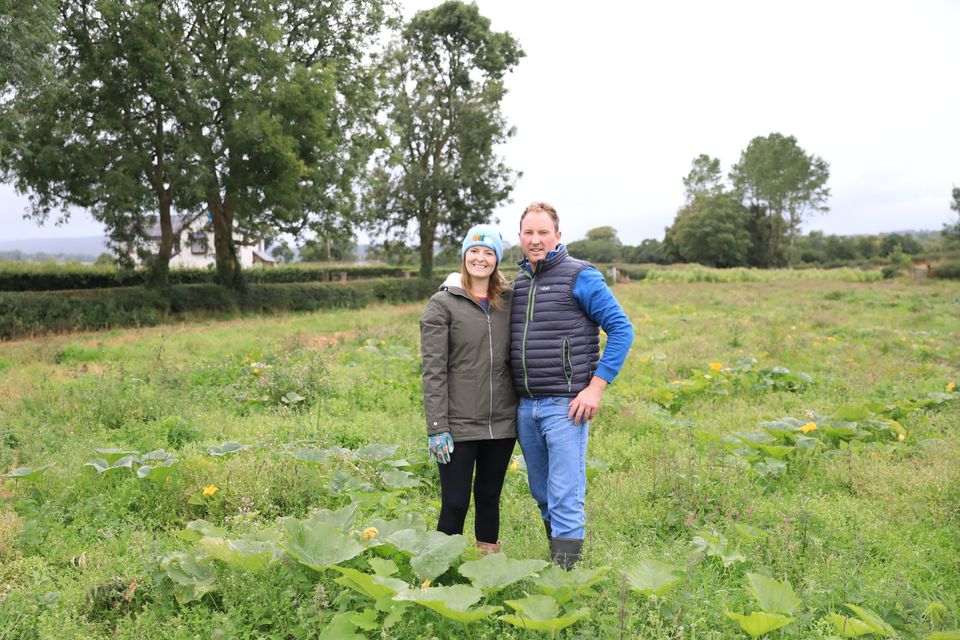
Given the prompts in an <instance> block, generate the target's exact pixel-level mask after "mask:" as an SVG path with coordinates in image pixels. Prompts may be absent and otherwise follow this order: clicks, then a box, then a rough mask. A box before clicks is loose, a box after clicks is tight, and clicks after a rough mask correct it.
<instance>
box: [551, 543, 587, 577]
mask: <svg viewBox="0 0 960 640" xmlns="http://www.w3.org/2000/svg"><path fill="white" fill-rule="evenodd" d="M582 558H583V540H581V539H578V538H552V539H551V540H550V560H551V561H552V562H553V563H554V564H555V565H557V566H559V567H562V568H564V569H566V570H567V571H569V570H570V569H573V567H574V566H575V565H576V564H577V563H578V562H580V560H581V559H582Z"/></svg>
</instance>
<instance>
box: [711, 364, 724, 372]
mask: <svg viewBox="0 0 960 640" xmlns="http://www.w3.org/2000/svg"><path fill="white" fill-rule="evenodd" d="M721 369H723V365H722V364H721V363H719V362H711V363H710V370H711V371H720V370H721Z"/></svg>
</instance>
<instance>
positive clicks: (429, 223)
mask: <svg viewBox="0 0 960 640" xmlns="http://www.w3.org/2000/svg"><path fill="white" fill-rule="evenodd" d="M431 218H432V216H430V215H429V214H428V213H426V212H423V213H421V215H420V277H421V278H432V277H433V243H434V240H436V238H437V223H436V222H434V221H433V220H432V219H431Z"/></svg>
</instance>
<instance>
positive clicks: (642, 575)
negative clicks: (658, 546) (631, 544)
mask: <svg viewBox="0 0 960 640" xmlns="http://www.w3.org/2000/svg"><path fill="white" fill-rule="evenodd" d="M625 574H626V576H627V583H628V584H629V585H630V588H631V589H633V590H634V591H637V592H639V593H642V594H643V595H645V596H662V595H664V594H665V593H667V592H668V591H670V589H672V588H673V587H675V586H677V585H678V584H680V582H682V581H683V579H684V577H685V574H684V572H683V571H682V570H681V569H680V568H678V567H675V566H673V565H669V564H667V563H665V562H660V561H659V560H641V561H640V562H639V563H638V564H636V565H634V566H632V567H630V568H628V569H627V570H626V572H625Z"/></svg>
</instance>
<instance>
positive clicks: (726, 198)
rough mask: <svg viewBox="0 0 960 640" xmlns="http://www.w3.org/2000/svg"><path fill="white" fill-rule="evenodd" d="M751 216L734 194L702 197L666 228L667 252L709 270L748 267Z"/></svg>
mask: <svg viewBox="0 0 960 640" xmlns="http://www.w3.org/2000/svg"><path fill="white" fill-rule="evenodd" d="M749 219H750V213H749V212H748V211H747V209H746V208H745V207H744V206H743V204H742V203H741V202H740V201H739V199H738V198H737V197H736V196H735V195H734V194H731V193H721V194H719V195H712V196H707V195H702V196H698V197H696V198H695V199H694V200H693V202H691V203H690V204H688V205H686V206H684V207H683V208H682V209H680V211H678V212H677V217H676V219H675V220H674V222H673V225H672V226H671V227H669V228H668V229H667V233H666V237H665V238H664V249H665V250H666V252H667V254H668V255H669V256H670V257H672V258H674V259H676V260H678V261H682V262H696V263H699V264H703V265H706V266H710V267H740V266H745V265H746V264H748V260H749V256H750V247H751V241H752V239H751V237H750V231H749V229H748V225H749Z"/></svg>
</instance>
